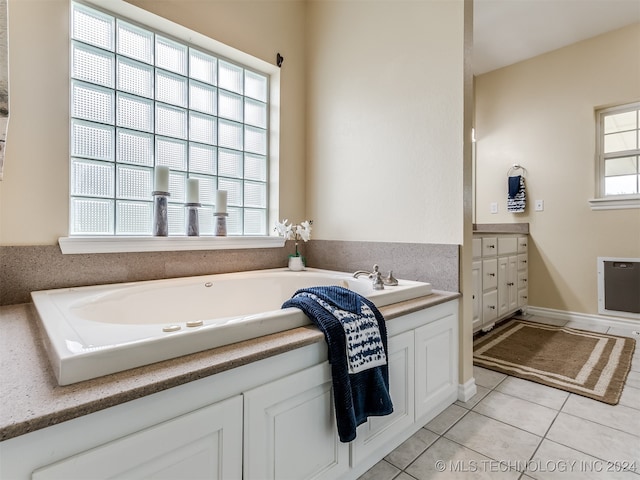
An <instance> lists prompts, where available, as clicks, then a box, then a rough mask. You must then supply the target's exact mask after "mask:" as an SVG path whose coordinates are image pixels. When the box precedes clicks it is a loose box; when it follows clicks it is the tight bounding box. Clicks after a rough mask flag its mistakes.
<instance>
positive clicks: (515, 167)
mask: <svg viewBox="0 0 640 480" xmlns="http://www.w3.org/2000/svg"><path fill="white" fill-rule="evenodd" d="M516 170H522V176H523V177H524V176H525V174H526V173H527V169H526V168H524V167H523V166H521V165H518V164H517V163H514V164H513V166H512V167H511V168H510V169H509V171H508V172H507V177H510V176H511V174H512V173H513V172H515V171H516Z"/></svg>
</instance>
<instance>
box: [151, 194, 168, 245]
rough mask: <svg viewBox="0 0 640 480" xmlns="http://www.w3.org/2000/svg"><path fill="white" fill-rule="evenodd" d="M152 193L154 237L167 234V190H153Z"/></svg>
mask: <svg viewBox="0 0 640 480" xmlns="http://www.w3.org/2000/svg"><path fill="white" fill-rule="evenodd" d="M151 194H152V195H153V235H154V236H155V237H166V236H168V235H169V220H168V219H167V202H168V200H169V196H170V195H171V194H170V193H169V192H162V191H160V190H155V191H153V192H151Z"/></svg>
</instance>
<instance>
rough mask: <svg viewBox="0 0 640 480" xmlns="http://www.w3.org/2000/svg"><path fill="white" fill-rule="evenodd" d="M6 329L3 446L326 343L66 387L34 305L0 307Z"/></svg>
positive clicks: (297, 335)
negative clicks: (54, 367) (57, 374)
mask: <svg viewBox="0 0 640 480" xmlns="http://www.w3.org/2000/svg"><path fill="white" fill-rule="evenodd" d="M459 296H460V294H459V293H456V292H446V291H438V290H434V293H433V294H432V295H429V296H426V297H420V298H417V299H414V300H408V301H405V302H400V303H396V304H393V305H388V306H386V307H381V308H380V311H381V312H382V314H383V315H384V317H385V319H386V320H387V321H392V320H393V319H395V318H397V317H399V316H401V315H406V314H408V313H412V312H415V311H419V310H423V309H425V308H429V307H432V306H435V305H438V304H441V303H445V302H448V301H451V300H454V299H456V298H458V297H459ZM0 329H1V332H2V334H1V335H0V368H1V369H2V377H0V389H1V390H0V391H1V392H2V407H1V408H0V441H2V440H8V439H10V438H13V437H17V436H19V435H23V434H25V433H29V432H33V431H36V430H39V429H41V428H45V427H48V426H50V425H55V424H58V423H62V422H64V421H67V420H71V419H73V418H77V417H81V416H83V415H87V414H90V413H93V412H97V411H99V410H102V409H105V408H109V407H112V406H115V405H118V404H121V403H125V402H128V401H130V400H134V399H136V398H140V397H144V396H146V395H151V394H153V393H156V392H160V391H162V390H166V389H169V388H172V387H176V386H178V385H182V384H185V383H188V382H191V381H194V380H198V379H200V378H204V377H208V376H210V375H215V374H216V373H221V372H224V371H227V370H230V369H232V368H236V367H240V366H242V365H246V364H248V363H251V362H255V361H258V360H262V359H264V358H268V357H272V356H275V355H278V354H281V353H284V352H287V351H290V350H293V349H296V348H300V347H303V346H306V345H310V344H313V343H316V342H321V341H324V337H323V335H322V333H321V332H320V331H319V330H318V329H317V328H316V327H314V326H305V327H299V328H294V329H292V330H287V331H284V332H281V333H276V334H272V335H267V336H264V337H259V338H256V339H253V340H247V341H244V342H239V343H235V344H232V345H226V346H224V347H218V348H214V349H211V350H206V351H204V352H199V353H194V354H191V355H185V356H183V357H179V358H175V359H172V360H166V361H163V362H158V363H154V364H152V365H148V366H144V367H139V368H135V369H131V370H127V371H124V372H120V373H115V374H111V375H107V376H104V377H100V378H96V379H93V380H88V381H84V382H81V383H76V384H73V385H68V386H65V387H60V386H58V384H57V382H56V379H55V376H54V374H53V371H52V370H51V367H50V365H49V361H48V359H47V355H46V352H45V351H44V347H43V343H42V339H41V337H40V335H41V332H40V330H39V328H38V324H37V319H36V312H35V309H34V307H33V304H30V303H25V304H18V305H8V306H4V307H0Z"/></svg>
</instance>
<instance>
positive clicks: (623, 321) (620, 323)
mask: <svg viewBox="0 0 640 480" xmlns="http://www.w3.org/2000/svg"><path fill="white" fill-rule="evenodd" d="M526 312H527V315H537V316H540V317H548V318H557V319H560V320H567V321H568V320H571V321H574V322H578V323H581V322H582V323H586V324H594V323H597V324H599V325H607V326H609V327H623V328H625V327H626V328H629V327H631V328H640V322H638V321H636V320H632V319H630V318H622V317H610V316H606V315H593V314H591V313H578V312H568V311H566V310H556V309H555V308H544V307H533V306H528V307H527V310H526Z"/></svg>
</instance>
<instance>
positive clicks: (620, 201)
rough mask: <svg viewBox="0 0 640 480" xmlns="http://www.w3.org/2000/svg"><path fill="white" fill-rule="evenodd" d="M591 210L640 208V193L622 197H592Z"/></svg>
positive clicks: (590, 201)
mask: <svg viewBox="0 0 640 480" xmlns="http://www.w3.org/2000/svg"><path fill="white" fill-rule="evenodd" d="M589 205H590V206H591V210H618V209H624V208H640V195H633V196H631V195H629V196H627V195H625V196H620V197H606V198H592V199H591V200H589Z"/></svg>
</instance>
